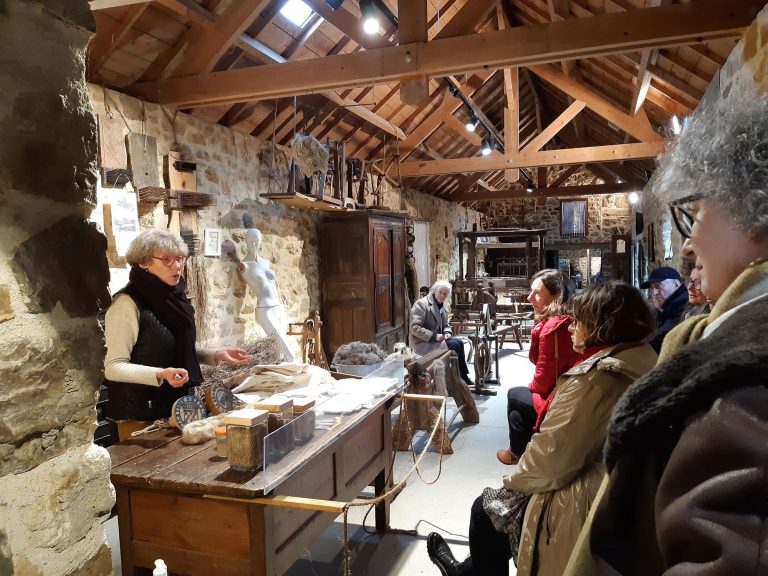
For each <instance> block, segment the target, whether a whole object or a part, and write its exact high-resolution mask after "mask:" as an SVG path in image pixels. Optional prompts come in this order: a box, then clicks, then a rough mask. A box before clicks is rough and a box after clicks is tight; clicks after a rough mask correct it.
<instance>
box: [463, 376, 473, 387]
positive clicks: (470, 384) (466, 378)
mask: <svg viewBox="0 0 768 576" xmlns="http://www.w3.org/2000/svg"><path fill="white" fill-rule="evenodd" d="M461 379H462V380H464V384H466V385H467V386H468V387H470V388H472V386H474V385H475V383H474V382H472V380H470V379H469V376H462V377H461Z"/></svg>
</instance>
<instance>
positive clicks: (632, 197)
mask: <svg viewBox="0 0 768 576" xmlns="http://www.w3.org/2000/svg"><path fill="white" fill-rule="evenodd" d="M638 200H640V195H639V194H638V193H637V192H630V193H629V203H630V204H637V201H638Z"/></svg>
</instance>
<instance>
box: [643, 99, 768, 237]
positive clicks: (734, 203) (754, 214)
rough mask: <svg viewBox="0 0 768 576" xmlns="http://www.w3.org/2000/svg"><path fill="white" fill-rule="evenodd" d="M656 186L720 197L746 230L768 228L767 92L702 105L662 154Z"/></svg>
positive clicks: (663, 193) (666, 192)
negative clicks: (752, 96) (761, 94)
mask: <svg viewBox="0 0 768 576" xmlns="http://www.w3.org/2000/svg"><path fill="white" fill-rule="evenodd" d="M654 192H655V193H656V194H657V195H658V196H659V197H660V198H665V199H667V200H675V199H676V198H678V197H681V196H686V195H688V194H692V193H698V194H701V195H702V196H703V197H704V198H711V199H713V200H715V201H716V202H717V203H718V204H719V205H720V206H721V207H722V208H723V210H725V212H726V213H728V214H729V215H730V216H732V217H733V219H734V220H735V222H736V224H737V225H738V226H739V227H740V228H741V229H742V230H744V231H746V232H748V233H750V234H754V235H764V234H768V97H767V96H762V97H755V98H750V97H742V98H734V99H732V100H726V101H719V102H717V103H715V104H713V105H711V106H703V107H702V108H700V109H697V110H696V112H694V113H693V114H692V115H691V116H690V117H689V119H688V124H687V125H686V127H685V129H684V130H683V131H682V133H681V134H680V136H679V137H678V138H677V139H676V140H675V141H674V142H672V143H671V144H670V147H669V149H668V151H667V153H666V154H664V155H663V156H662V157H661V158H659V162H658V170H657V171H656V174H655V183H654Z"/></svg>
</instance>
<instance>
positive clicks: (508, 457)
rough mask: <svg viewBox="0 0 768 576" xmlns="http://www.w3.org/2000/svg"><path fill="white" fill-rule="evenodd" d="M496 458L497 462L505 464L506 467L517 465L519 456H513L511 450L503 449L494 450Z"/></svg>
mask: <svg viewBox="0 0 768 576" xmlns="http://www.w3.org/2000/svg"><path fill="white" fill-rule="evenodd" d="M496 458H498V459H499V462H501V463H502V464H506V465H507V466H512V465H513V464H517V462H518V460H520V457H519V456H515V454H514V453H513V452H512V450H509V449H507V448H504V450H496Z"/></svg>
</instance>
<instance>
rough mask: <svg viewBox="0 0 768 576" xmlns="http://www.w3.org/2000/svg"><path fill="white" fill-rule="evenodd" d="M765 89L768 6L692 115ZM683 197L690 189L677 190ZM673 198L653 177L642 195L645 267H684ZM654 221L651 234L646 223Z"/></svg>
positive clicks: (766, 87) (767, 51)
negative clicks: (652, 255)
mask: <svg viewBox="0 0 768 576" xmlns="http://www.w3.org/2000/svg"><path fill="white" fill-rule="evenodd" d="M767 90H768V7H765V8H763V10H762V11H761V12H760V13H759V14H758V15H757V18H756V19H755V20H754V21H753V22H752V24H751V25H750V27H749V28H747V30H746V31H745V33H744V35H743V37H742V39H741V41H740V42H739V43H738V44H737V45H736V47H735V48H734V49H733V52H731V54H730V56H729V57H728V60H727V61H726V63H725V65H724V66H723V67H722V68H721V69H720V70H719V71H718V73H717V74H716V75H715V77H714V78H713V79H712V82H711V83H710V85H709V87H708V88H707V91H706V93H705V94H704V98H703V99H702V100H701V102H700V103H699V106H698V107H697V108H696V110H695V111H694V114H707V113H708V112H707V110H708V109H709V108H710V107H711V106H712V105H713V104H714V103H716V102H718V101H722V100H728V99H734V98H754V97H756V96H757V95H758V94H762V93H765V92H766V91H767ZM676 192H677V194H678V195H679V196H676V197H683V196H685V195H687V194H691V193H692V192H693V191H691V190H678V191H676ZM670 200H674V198H661V197H659V195H658V194H655V193H654V188H653V179H651V182H650V183H649V185H648V186H646V189H645V191H644V193H643V195H642V200H641V202H640V204H639V207H638V209H639V210H641V211H642V213H643V217H644V223H645V230H644V233H643V236H642V238H639V239H638V241H641V242H642V243H643V248H644V252H645V255H646V257H647V256H648V255H649V253H650V250H649V242H651V241H652V242H653V243H654V250H653V251H654V252H655V256H656V257H655V259H653V260H650V259H649V261H648V262H647V268H648V270H652V269H654V268H657V267H659V266H673V267H675V268H677V269H678V270H682V269H684V268H685V265H684V264H683V257H682V243H683V239H682V237H681V236H680V234H679V233H678V232H677V230H676V229H675V227H674V226H673V224H672V221H671V216H670V213H669V208H668V203H669V201H670ZM651 224H653V229H654V230H653V234H652V235H651V234H650V233H649V232H650V229H649V226H650V225H651Z"/></svg>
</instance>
